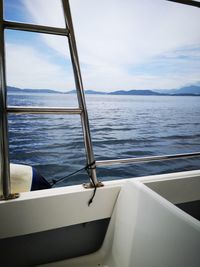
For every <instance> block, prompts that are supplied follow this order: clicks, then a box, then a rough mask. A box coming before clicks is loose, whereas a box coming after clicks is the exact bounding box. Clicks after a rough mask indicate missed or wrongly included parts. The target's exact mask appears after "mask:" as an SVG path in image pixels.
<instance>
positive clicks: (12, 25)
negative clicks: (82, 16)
mask: <svg viewBox="0 0 200 267" xmlns="http://www.w3.org/2000/svg"><path fill="white" fill-rule="evenodd" d="M3 27H4V28H5V29H11V30H19V31H29V32H38V33H47V34H54V35H62V36H68V35H69V30H68V29H66V28H56V27H50V26H42V25H35V24H28V23H20V22H13V21H7V20H4V21H3Z"/></svg>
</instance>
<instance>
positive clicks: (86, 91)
mask: <svg viewBox="0 0 200 267" xmlns="http://www.w3.org/2000/svg"><path fill="white" fill-rule="evenodd" d="M84 92H85V94H88V95H107V93H106V92H99V91H94V90H84ZM75 93H76V90H71V91H69V92H67V93H66V94H75Z"/></svg>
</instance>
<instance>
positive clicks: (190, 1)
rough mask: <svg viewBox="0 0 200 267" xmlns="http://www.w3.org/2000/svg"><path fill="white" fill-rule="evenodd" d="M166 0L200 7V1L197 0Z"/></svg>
mask: <svg viewBox="0 0 200 267" xmlns="http://www.w3.org/2000/svg"><path fill="white" fill-rule="evenodd" d="M167 1H169V2H174V3H178V4H183V5H188V6H194V7H199V8H200V2H198V1H193V0H167Z"/></svg>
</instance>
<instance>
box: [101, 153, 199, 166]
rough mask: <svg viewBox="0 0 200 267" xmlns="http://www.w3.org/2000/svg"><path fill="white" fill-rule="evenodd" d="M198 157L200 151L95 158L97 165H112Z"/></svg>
mask: <svg viewBox="0 0 200 267" xmlns="http://www.w3.org/2000/svg"><path fill="white" fill-rule="evenodd" d="M194 157H200V152H194V153H183V154H174V155H163V156H152V157H141V158H126V159H112V160H97V161H96V165H97V166H112V165H117V164H130V163H145V162H146V163H147V162H153V161H166V160H172V159H184V158H194Z"/></svg>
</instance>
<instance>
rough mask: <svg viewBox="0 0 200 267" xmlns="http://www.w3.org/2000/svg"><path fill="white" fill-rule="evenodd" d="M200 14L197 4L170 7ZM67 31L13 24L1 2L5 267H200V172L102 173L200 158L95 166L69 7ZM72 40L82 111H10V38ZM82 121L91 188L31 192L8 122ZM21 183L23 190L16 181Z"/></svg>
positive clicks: (1, 240)
mask: <svg viewBox="0 0 200 267" xmlns="http://www.w3.org/2000/svg"><path fill="white" fill-rule="evenodd" d="M171 2H179V3H182V4H189V5H193V6H195V8H196V7H200V3H199V2H198V1H189V0H188V1H171ZM62 4H63V10H64V15H65V22H66V28H65V29H60V28H54V27H48V26H42V25H32V24H26V23H18V22H12V21H6V20H4V18H3V1H0V16H1V17H0V18H1V19H0V20H1V28H0V36H1V38H0V52H1V59H0V65H1V95H0V102H1V110H0V111H1V112H0V123H1V125H0V129H1V191H0V192H1V198H0V216H1V217H0V262H1V266H3V267H18V266H19V267H31V266H40V267H42V266H43V267H45V266H49V267H75V266H77V267H78V266H79V267H80V266H82V267H95V266H102V267H151V266H152V267H160V266H162V267H169V266H170V267H188V266H190V267H199V266H200V254H199V248H200V221H199V220H200V211H199V209H200V190H199V189H200V170H193V171H184V172H174V173H168V174H159V175H152V176H145V177H139V178H134V179H133V178H130V179H122V180H113V181H105V182H103V183H102V182H101V181H99V179H98V178H97V175H96V168H97V167H98V166H110V165H116V164H130V163H141V162H154V161H166V160H173V159H182V158H192V157H199V156H200V152H194V153H185V154H176V155H164V156H150V157H143V158H128V159H114V160H102V161H96V160H95V157H94V153H93V148H92V140H91V136H90V128H89V120H88V114H87V108H86V102H85V97H84V90H83V85H82V79H81V72H80V66H79V60H78V53H77V48H76V42H75V36H74V31H73V24H72V19H71V14H70V6H69V2H68V0H63V1H62ZM5 29H15V30H24V31H32V32H42V33H50V34H58V35H64V36H67V37H68V38H69V46H70V51H71V57H72V64H73V69H74V75H75V80H76V86H77V96H78V100H79V107H78V108H66V107H63V108H55V107H52V108H51V107H42V108H41V107H15V106H7V104H6V75H5V51H4V30H5ZM10 113H11V114H12V113H14V114H27V113H28V114H55V113H57V114H66V115H67V114H77V115H80V116H81V121H82V127H83V133H84V141H85V149H86V156H87V163H86V166H85V169H86V170H87V172H88V176H89V183H88V184H84V185H74V186H67V187H60V188H49V189H42V190H35V191H30V189H31V184H32V180H33V179H32V169H31V167H30V166H13V165H10V161H9V146H8V125H7V124H8V121H7V114H10ZM17 177H20V178H21V181H23V180H25V182H22V183H21V184H20V183H19V182H16V184H17V185H16V186H14V185H13V183H14V182H13V181H17Z"/></svg>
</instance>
